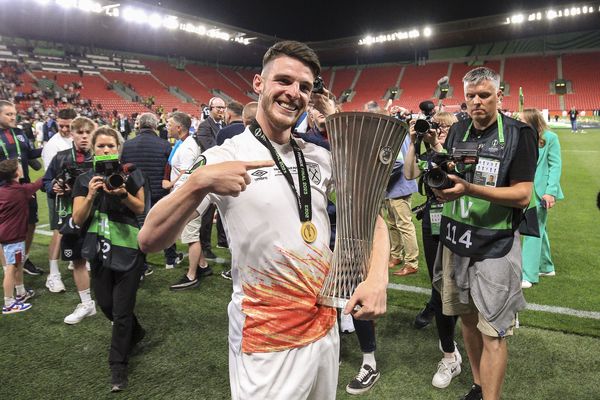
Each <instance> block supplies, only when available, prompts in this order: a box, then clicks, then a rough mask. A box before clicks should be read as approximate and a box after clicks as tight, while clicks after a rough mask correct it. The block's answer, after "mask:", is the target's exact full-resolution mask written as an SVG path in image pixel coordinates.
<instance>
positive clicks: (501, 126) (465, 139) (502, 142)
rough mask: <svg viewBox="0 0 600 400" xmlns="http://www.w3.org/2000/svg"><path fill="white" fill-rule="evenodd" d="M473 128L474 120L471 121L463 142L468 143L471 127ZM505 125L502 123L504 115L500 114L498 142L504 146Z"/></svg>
mask: <svg viewBox="0 0 600 400" xmlns="http://www.w3.org/2000/svg"><path fill="white" fill-rule="evenodd" d="M472 126H473V120H471V123H470V124H469V127H468V128H467V131H466V132H465V136H464V137H463V142H466V141H467V138H468V137H469V133H470V132H471V127H472ZM503 128H504V124H503V123H502V114H500V113H498V142H500V144H504V129H503Z"/></svg>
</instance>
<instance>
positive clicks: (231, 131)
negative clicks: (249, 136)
mask: <svg viewBox="0 0 600 400" xmlns="http://www.w3.org/2000/svg"><path fill="white" fill-rule="evenodd" d="M243 111H244V106H243V105H242V104H241V103H238V102H237V101H232V102H231V103H229V104H227V109H226V110H225V122H226V123H227V126H226V127H224V128H223V129H221V130H220V131H219V133H217V146H220V145H222V144H223V142H225V140H227V139H231V138H232V137H234V136H235V135H238V134H240V133H242V132H244V129H245V128H246V127H245V126H244V121H243V120H242V113H243Z"/></svg>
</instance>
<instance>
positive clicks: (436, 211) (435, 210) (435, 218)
mask: <svg viewBox="0 0 600 400" xmlns="http://www.w3.org/2000/svg"><path fill="white" fill-rule="evenodd" d="M443 209H444V205H443V204H433V205H431V207H430V208H429V220H430V222H431V234H432V235H439V234H440V226H441V223H442V210H443Z"/></svg>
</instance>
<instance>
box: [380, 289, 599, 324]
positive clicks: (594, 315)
mask: <svg viewBox="0 0 600 400" xmlns="http://www.w3.org/2000/svg"><path fill="white" fill-rule="evenodd" d="M388 288H390V289H394V290H399V291H401V292H411V293H419V294H430V293H431V289H426V288H422V287H417V286H408V285H400V284H397V283H390V284H388ZM526 310H532V311H542V312H547V313H550V314H560V315H568V316H571V317H580V318H589V319H597V320H600V312H595V311H582V310H575V309H573V308H567V307H557V306H546V305H543V304H534V303H527V307H526Z"/></svg>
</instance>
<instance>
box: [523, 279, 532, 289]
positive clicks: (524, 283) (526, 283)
mask: <svg viewBox="0 0 600 400" xmlns="http://www.w3.org/2000/svg"><path fill="white" fill-rule="evenodd" d="M532 286H533V283H531V282H529V281H522V282H521V288H523V289H529V288H530V287H532Z"/></svg>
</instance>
